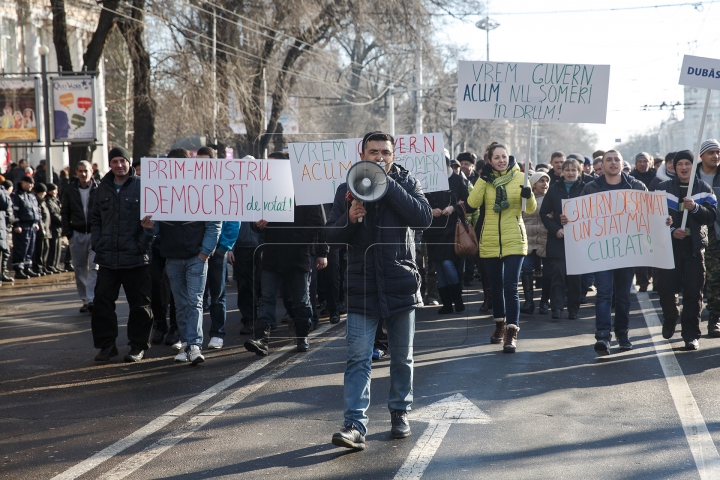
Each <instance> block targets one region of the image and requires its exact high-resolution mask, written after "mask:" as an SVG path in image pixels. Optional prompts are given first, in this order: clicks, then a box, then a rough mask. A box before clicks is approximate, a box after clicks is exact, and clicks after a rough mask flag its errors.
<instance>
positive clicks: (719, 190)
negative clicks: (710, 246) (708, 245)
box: [697, 165, 720, 241]
mask: <svg viewBox="0 0 720 480" xmlns="http://www.w3.org/2000/svg"><path fill="white" fill-rule="evenodd" d="M701 168H702V165H698V168H697V177H698V178H700V169H701ZM710 186H711V187H712V189H713V192H714V193H715V198H718V197H720V168H719V169H718V170H717V172H716V173H715V176H714V177H713V182H712V185H710ZM714 228H715V238H716V239H717V240H720V218H717V219H716V220H715V225H714ZM717 240H716V241H717Z"/></svg>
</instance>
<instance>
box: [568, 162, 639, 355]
mask: <svg viewBox="0 0 720 480" xmlns="http://www.w3.org/2000/svg"><path fill="white" fill-rule="evenodd" d="M622 169H623V158H622V155H620V152H618V151H617V150H608V151H607V152H605V155H603V172H604V173H603V174H602V175H600V176H599V177H597V178H596V179H595V180H594V181H592V182H590V183H588V184H587V185H585V188H583V191H582V194H581V195H589V194H592V193H598V192H607V191H610V190H640V191H647V189H646V188H645V185H644V184H643V183H642V182H640V181H639V180H636V179H635V178H634V177H631V176H630V175H628V174H627V173H625V172H623V171H622ZM632 278H633V267H622V268H616V269H613V270H605V271H603V272H595V285H596V286H597V296H596V300H595V340H597V341H596V342H595V346H594V348H595V352H596V353H597V354H598V355H608V354H610V341H611V339H612V328H613V326H614V328H615V337H616V338H617V341H618V344H619V346H620V350H631V349H632V348H633V346H632V343H631V342H630V339H629V337H628V332H629V327H630V304H631V303H630V286H631V284H632ZM613 292H614V293H615V319H614V321H613V318H612V312H611V310H612V296H613Z"/></svg>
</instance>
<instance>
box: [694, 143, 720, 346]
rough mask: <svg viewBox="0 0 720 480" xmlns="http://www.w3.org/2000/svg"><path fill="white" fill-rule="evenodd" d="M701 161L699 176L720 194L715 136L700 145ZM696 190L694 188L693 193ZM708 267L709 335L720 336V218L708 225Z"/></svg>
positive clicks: (719, 162) (719, 153) (719, 149)
mask: <svg viewBox="0 0 720 480" xmlns="http://www.w3.org/2000/svg"><path fill="white" fill-rule="evenodd" d="M700 159H701V163H700V164H699V165H698V166H697V176H698V178H700V179H701V180H703V181H704V182H705V183H707V184H708V185H710V187H712V189H713V193H714V194H715V196H716V197H718V196H720V168H718V166H719V165H720V142H718V141H717V140H715V139H714V138H711V139H708V140H705V141H704V142H703V143H702V144H701V145H700ZM694 192H695V190H693V193H694ZM705 267H706V268H707V274H706V278H707V282H706V288H705V291H706V293H707V304H706V306H705V308H707V311H708V314H709V317H708V335H710V336H711V337H720V219H718V220H715V224H714V225H712V226H709V227H708V246H707V251H706V252H705Z"/></svg>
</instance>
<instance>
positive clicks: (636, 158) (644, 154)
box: [635, 152, 652, 163]
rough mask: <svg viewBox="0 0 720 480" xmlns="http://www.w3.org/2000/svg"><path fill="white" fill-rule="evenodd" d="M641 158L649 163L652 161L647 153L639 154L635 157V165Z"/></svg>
mask: <svg viewBox="0 0 720 480" xmlns="http://www.w3.org/2000/svg"><path fill="white" fill-rule="evenodd" d="M641 158H644V159H646V160H647V161H648V162H649V161H650V160H652V155H650V154H649V153H647V152H640V153H638V154H637V155H635V163H637V161H638V160H639V159H641Z"/></svg>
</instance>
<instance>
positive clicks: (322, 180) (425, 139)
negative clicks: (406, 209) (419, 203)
mask: <svg viewBox="0 0 720 480" xmlns="http://www.w3.org/2000/svg"><path fill="white" fill-rule="evenodd" d="M361 144H362V138H347V139H342V140H326V141H318V142H298V143H291V144H290V145H288V152H289V154H290V165H291V168H292V175H293V183H294V185H295V199H296V201H297V204H298V205H318V204H322V203H332V201H333V199H334V198H335V191H336V190H337V187H339V186H340V184H342V183H344V182H345V174H346V173H347V171H348V170H349V169H350V167H352V166H353V164H354V163H355V162H358V161H360V150H361ZM444 149H445V146H444V144H443V138H442V134H441V133H426V134H419V135H399V136H396V137H395V163H397V164H398V165H400V166H402V167H403V168H405V169H407V170H409V171H410V173H412V174H413V176H414V177H415V178H416V179H417V180H418V181H420V183H421V184H422V188H423V192H424V193H429V192H438V191H443V190H447V189H448V188H450V187H449V185H448V180H447V173H446V172H447V170H446V166H445V154H444V153H443V152H444Z"/></svg>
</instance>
